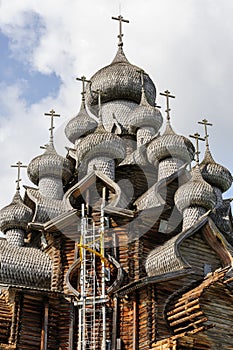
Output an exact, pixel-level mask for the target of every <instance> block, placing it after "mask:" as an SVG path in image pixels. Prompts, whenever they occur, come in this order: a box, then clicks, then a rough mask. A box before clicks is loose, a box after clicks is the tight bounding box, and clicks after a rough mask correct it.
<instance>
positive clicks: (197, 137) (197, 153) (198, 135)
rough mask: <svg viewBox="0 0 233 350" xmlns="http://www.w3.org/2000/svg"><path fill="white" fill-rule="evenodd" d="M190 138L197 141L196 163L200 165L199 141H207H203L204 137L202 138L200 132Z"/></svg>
mask: <svg viewBox="0 0 233 350" xmlns="http://www.w3.org/2000/svg"><path fill="white" fill-rule="evenodd" d="M189 137H192V138H193V139H195V140H196V152H195V154H196V163H197V164H199V154H200V151H199V141H205V139H203V137H200V134H198V132H196V133H195V134H194V135H189Z"/></svg>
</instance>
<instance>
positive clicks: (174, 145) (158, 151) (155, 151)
mask: <svg viewBox="0 0 233 350" xmlns="http://www.w3.org/2000/svg"><path fill="white" fill-rule="evenodd" d="M194 153H195V148H194V146H193V144H192V142H191V141H190V140H189V139H188V138H186V137H184V136H182V135H177V134H176V133H175V132H174V131H173V129H172V127H171V125H170V122H169V121H168V122H167V126H166V130H165V132H164V134H163V135H162V136H160V137H157V138H154V139H153V140H151V142H150V143H149V145H148V148H147V155H148V159H149V161H150V162H151V163H153V164H155V163H156V162H157V161H160V160H163V159H165V158H169V157H175V158H178V159H180V160H183V161H184V162H188V163H190V162H191V161H192V160H193V158H194Z"/></svg>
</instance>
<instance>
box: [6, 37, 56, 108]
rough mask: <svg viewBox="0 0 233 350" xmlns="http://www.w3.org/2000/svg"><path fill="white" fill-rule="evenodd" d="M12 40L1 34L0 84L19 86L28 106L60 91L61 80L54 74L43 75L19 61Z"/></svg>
mask: <svg viewBox="0 0 233 350" xmlns="http://www.w3.org/2000/svg"><path fill="white" fill-rule="evenodd" d="M11 45H12V44H11V40H10V39H9V38H8V37H7V36H5V35H4V34H3V33H1V32H0V52H1V64H0V82H1V83H2V84H5V85H11V84H15V83H16V84H18V85H20V87H21V98H22V99H24V100H25V101H26V103H27V104H28V105H31V104H33V103H35V102H36V101H39V100H40V99H42V98H44V97H46V96H48V95H51V96H53V97H55V96H56V94H57V93H58V91H59V86H60V84H61V80H60V79H59V77H57V76H56V74H55V73H54V72H53V73H51V74H42V73H40V72H38V71H36V70H33V69H30V68H29V69H28V65H27V63H24V62H23V60H22V59H17V56H16V55H13V54H12V51H11Z"/></svg>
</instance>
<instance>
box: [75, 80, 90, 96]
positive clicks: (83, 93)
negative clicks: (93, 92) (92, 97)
mask: <svg viewBox="0 0 233 350" xmlns="http://www.w3.org/2000/svg"><path fill="white" fill-rule="evenodd" d="M76 80H78V81H81V82H82V92H81V94H82V100H83V101H85V97H84V96H85V93H86V89H85V83H90V82H91V81H90V80H87V78H86V77H84V76H82V77H81V78H76Z"/></svg>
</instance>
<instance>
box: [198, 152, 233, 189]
mask: <svg viewBox="0 0 233 350" xmlns="http://www.w3.org/2000/svg"><path fill="white" fill-rule="evenodd" d="M200 170H201V174H202V176H203V178H204V180H205V181H206V182H208V183H209V184H210V185H212V186H215V187H218V188H220V189H221V191H222V192H225V191H227V190H228V189H229V188H230V187H231V185H232V181H233V178H232V175H231V173H230V171H229V170H228V169H227V168H225V167H224V166H222V165H220V164H218V163H216V162H215V160H214V159H213V157H212V155H211V152H210V150H209V147H207V149H206V152H205V156H204V159H203V161H202V162H201V164H200Z"/></svg>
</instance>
